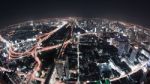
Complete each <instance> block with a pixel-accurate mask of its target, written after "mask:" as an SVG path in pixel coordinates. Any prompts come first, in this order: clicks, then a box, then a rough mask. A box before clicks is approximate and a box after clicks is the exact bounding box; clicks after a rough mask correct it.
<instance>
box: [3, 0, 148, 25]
mask: <svg viewBox="0 0 150 84" xmlns="http://www.w3.org/2000/svg"><path fill="white" fill-rule="evenodd" d="M149 8H150V5H149V3H148V1H140V0H137V1H134V0H133V1H127V0H124V1H119V0H111V1H99V0H91V1H90V0H80V1H79V0H78V1H77V0H74V1H71V0H70V1H69V0H68V1H67V0H61V1H60V0H59V1H58V0H51V1H50V0H49V1H42V0H41V1H40V0H35V1H34V0H26V1H22V0H20V1H17V0H13V1H10V0H8V1H7V0H6V1H3V2H1V3H0V10H1V13H0V27H1V28H3V27H5V26H8V25H12V24H16V23H19V22H23V21H28V20H38V19H45V18H50V17H100V18H108V19H109V18H110V19H113V20H121V21H126V22H131V23H135V24H139V25H142V26H145V27H150V24H149V22H150V11H149Z"/></svg>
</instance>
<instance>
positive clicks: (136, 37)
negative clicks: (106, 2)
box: [0, 17, 150, 84]
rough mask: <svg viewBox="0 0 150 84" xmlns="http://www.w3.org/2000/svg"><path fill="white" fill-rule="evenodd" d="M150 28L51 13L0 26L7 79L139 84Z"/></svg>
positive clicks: (0, 78)
mask: <svg viewBox="0 0 150 84" xmlns="http://www.w3.org/2000/svg"><path fill="white" fill-rule="evenodd" d="M149 33H150V29H148V28H144V27H142V26H139V25H135V24H130V23H125V22H121V21H112V20H108V19H100V18H72V17H69V18H50V19H42V20H36V21H26V22H24V23H18V24H14V25H11V26H8V27H6V28H3V29H1V31H0V82H1V83H2V84H110V83H112V84H139V83H146V80H148V79H149V76H148V72H149V68H150V61H149V58H150V35H149Z"/></svg>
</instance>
